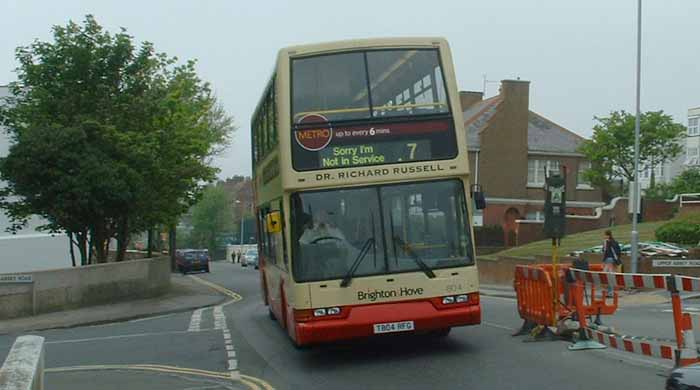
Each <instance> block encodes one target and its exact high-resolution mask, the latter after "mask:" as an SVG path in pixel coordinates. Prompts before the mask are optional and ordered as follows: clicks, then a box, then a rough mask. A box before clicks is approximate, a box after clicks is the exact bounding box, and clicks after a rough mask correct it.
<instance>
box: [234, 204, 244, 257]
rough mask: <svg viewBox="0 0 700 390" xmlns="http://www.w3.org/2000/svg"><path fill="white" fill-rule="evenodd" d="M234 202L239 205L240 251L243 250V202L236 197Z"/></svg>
mask: <svg viewBox="0 0 700 390" xmlns="http://www.w3.org/2000/svg"><path fill="white" fill-rule="evenodd" d="M236 204H240V205H241V206H240V208H241V240H240V241H238V244H239V245H240V246H241V251H242V250H243V203H242V202H241V201H240V200H238V199H236Z"/></svg>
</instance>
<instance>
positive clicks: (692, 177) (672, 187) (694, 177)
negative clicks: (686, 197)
mask: <svg viewBox="0 0 700 390" xmlns="http://www.w3.org/2000/svg"><path fill="white" fill-rule="evenodd" d="M697 193H700V169H698V168H691V169H686V170H685V171H683V172H682V173H681V174H680V175H678V176H676V177H675V178H674V179H673V181H671V183H669V184H657V185H655V186H654V187H651V188H649V189H647V190H646V192H645V193H644V195H645V196H646V197H647V198H650V199H656V200H663V199H672V198H673V197H674V196H676V195H678V194H697Z"/></svg>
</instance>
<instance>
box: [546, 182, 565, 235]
mask: <svg viewBox="0 0 700 390" xmlns="http://www.w3.org/2000/svg"><path fill="white" fill-rule="evenodd" d="M544 189H545V191H546V195H545V201H544V233H545V235H546V236H547V237H548V238H562V237H564V235H566V177H565V176H562V175H559V174H557V175H551V176H547V177H546V178H545V187H544Z"/></svg>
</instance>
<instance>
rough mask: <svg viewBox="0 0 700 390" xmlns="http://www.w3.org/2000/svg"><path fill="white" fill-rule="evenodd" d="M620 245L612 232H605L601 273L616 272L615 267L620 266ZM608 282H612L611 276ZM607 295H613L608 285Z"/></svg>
mask: <svg viewBox="0 0 700 390" xmlns="http://www.w3.org/2000/svg"><path fill="white" fill-rule="evenodd" d="M621 253H622V250H621V249H620V244H619V243H618V242H617V241H615V238H614V237H613V234H612V231H610V230H606V231H605V241H603V272H608V273H613V272H616V271H617V267H618V266H619V265H620V264H622V261H621V260H620V254H621ZM608 280H612V275H609V276H608ZM608 295H609V296H612V295H613V286H612V284H608Z"/></svg>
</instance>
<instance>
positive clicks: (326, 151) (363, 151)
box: [292, 115, 457, 171]
mask: <svg viewBox="0 0 700 390" xmlns="http://www.w3.org/2000/svg"><path fill="white" fill-rule="evenodd" d="M320 118H322V117H321V116H320V115H314V117H313V120H314V123H312V124H308V125H307V124H306V123H299V124H297V126H295V130H294V142H293V146H292V157H293V161H294V168H295V169H296V170H300V171H306V170H314V169H332V168H345V167H354V166H363V165H382V164H394V163H401V162H417V161H430V160H444V159H449V158H453V157H454V156H455V155H456V152H457V145H456V143H455V137H454V131H453V129H452V126H451V121H450V120H449V119H439V120H434V119H433V120H423V121H411V122H403V123H382V124H377V123H374V124H372V125H340V126H338V127H334V126H333V125H332V124H330V123H328V122H327V121H321V120H320ZM305 119H307V120H309V119H310V118H305ZM324 119H325V118H324ZM300 122H306V121H300Z"/></svg>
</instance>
